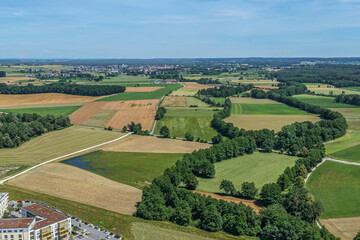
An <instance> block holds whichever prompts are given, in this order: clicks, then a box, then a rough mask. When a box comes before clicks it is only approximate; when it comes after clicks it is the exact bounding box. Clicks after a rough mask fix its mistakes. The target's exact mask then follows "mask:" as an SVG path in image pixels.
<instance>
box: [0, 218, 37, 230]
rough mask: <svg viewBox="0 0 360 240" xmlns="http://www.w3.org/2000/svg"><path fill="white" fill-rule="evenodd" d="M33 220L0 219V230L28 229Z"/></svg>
mask: <svg viewBox="0 0 360 240" xmlns="http://www.w3.org/2000/svg"><path fill="white" fill-rule="evenodd" d="M34 220H35V219H34V218H8V219H6V218H3V219H0V229H3V228H28V227H29V226H30V224H31V223H32V222H33V221H34Z"/></svg>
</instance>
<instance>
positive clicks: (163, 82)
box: [154, 80, 177, 84]
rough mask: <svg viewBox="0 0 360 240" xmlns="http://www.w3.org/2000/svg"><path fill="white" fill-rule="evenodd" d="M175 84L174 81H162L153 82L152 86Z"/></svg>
mask: <svg viewBox="0 0 360 240" xmlns="http://www.w3.org/2000/svg"><path fill="white" fill-rule="evenodd" d="M175 83H177V81H176V80H162V81H159V80H155V81H154V84H175Z"/></svg>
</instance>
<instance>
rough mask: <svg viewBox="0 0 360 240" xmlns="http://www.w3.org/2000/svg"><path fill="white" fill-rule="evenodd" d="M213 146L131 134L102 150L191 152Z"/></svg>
mask: <svg viewBox="0 0 360 240" xmlns="http://www.w3.org/2000/svg"><path fill="white" fill-rule="evenodd" d="M139 146H141V147H139ZM211 146H212V145H210V144H207V143H199V142H189V141H181V140H176V139H164V138H157V137H151V136H139V135H131V136H128V137H126V138H124V139H121V140H119V141H116V142H114V143H111V144H108V145H106V146H104V147H103V148H102V150H104V151H113V152H147V153H191V152H193V151H195V150H199V149H205V148H209V147H211Z"/></svg>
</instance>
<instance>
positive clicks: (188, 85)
mask: <svg viewBox="0 0 360 240" xmlns="http://www.w3.org/2000/svg"><path fill="white" fill-rule="evenodd" d="M182 84H183V85H184V87H183V89H184V90H201V89H208V88H213V87H212V86H207V85H202V84H199V83H197V82H184V83H182Z"/></svg>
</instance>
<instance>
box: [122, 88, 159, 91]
mask: <svg viewBox="0 0 360 240" xmlns="http://www.w3.org/2000/svg"><path fill="white" fill-rule="evenodd" d="M162 88H163V87H126V90H125V92H155V91H157V90H159V89H162Z"/></svg>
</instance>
